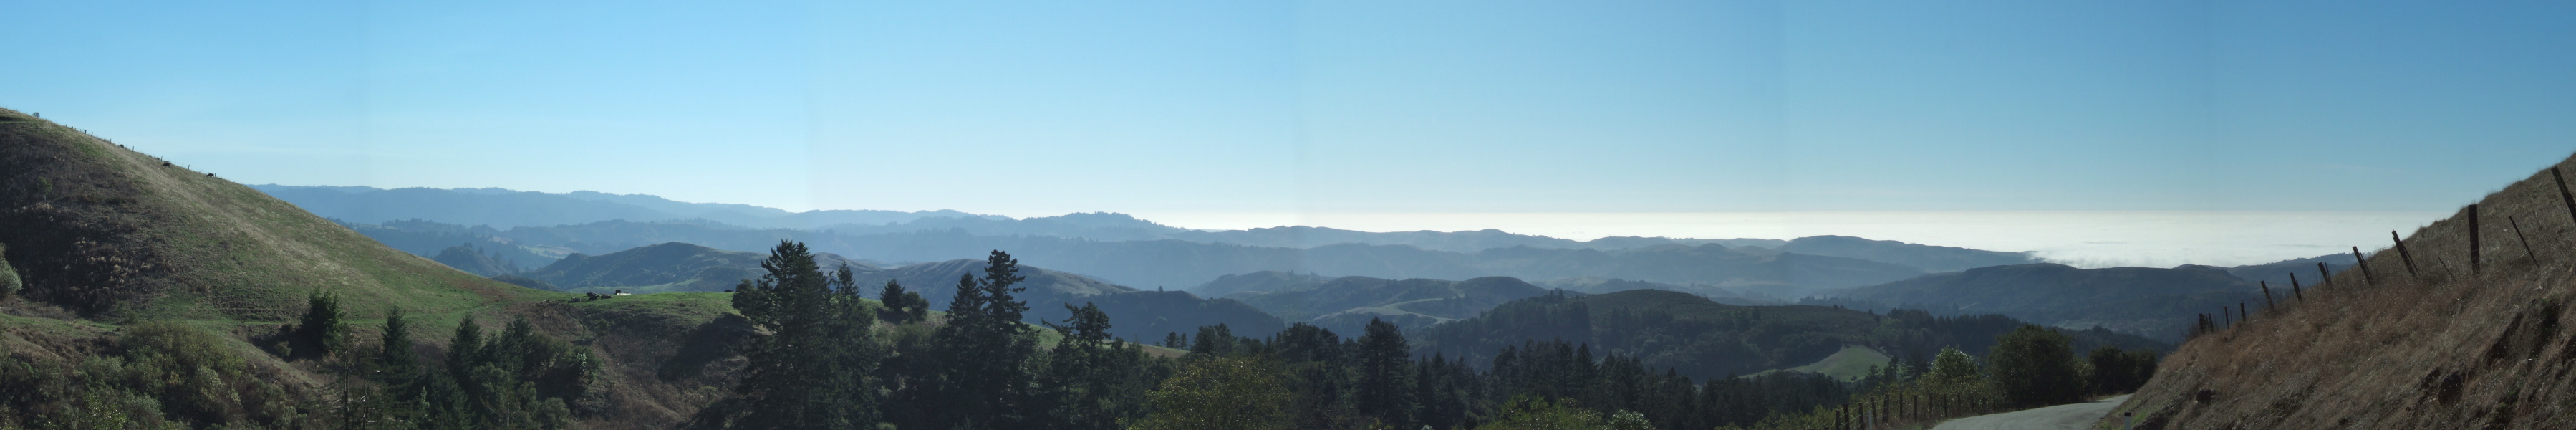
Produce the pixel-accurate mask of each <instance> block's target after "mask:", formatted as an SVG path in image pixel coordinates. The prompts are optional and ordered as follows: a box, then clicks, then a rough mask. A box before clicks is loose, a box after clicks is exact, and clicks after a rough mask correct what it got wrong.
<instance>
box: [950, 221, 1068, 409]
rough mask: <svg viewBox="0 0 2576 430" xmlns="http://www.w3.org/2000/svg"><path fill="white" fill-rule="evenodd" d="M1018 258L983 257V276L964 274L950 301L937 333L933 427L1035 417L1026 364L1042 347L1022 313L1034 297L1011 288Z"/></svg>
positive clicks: (996, 254)
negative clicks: (936, 413)
mask: <svg viewBox="0 0 2576 430" xmlns="http://www.w3.org/2000/svg"><path fill="white" fill-rule="evenodd" d="M1019 271H1020V264H1019V260H1016V259H1013V258H1011V255H1010V254H1008V253H1004V252H1002V251H993V253H992V255H991V256H990V257H988V258H986V259H985V266H984V276H983V277H982V278H980V279H978V278H974V277H973V276H972V275H961V276H960V278H959V279H958V280H957V298H956V300H954V301H951V302H950V303H949V304H948V323H947V324H946V325H942V326H940V327H939V331H938V332H937V333H934V335H933V336H934V337H935V342H936V343H937V344H938V346H937V348H938V350H939V353H940V354H941V355H942V356H943V357H944V359H943V360H941V361H940V365H941V366H942V368H941V378H940V379H941V381H939V382H938V384H940V386H939V387H938V389H939V390H940V393H941V394H940V395H938V396H935V398H938V399H940V400H939V401H941V402H942V403H940V404H939V405H937V407H939V408H940V409H939V411H940V413H942V414H944V415H941V416H937V417H934V418H932V419H933V420H935V422H932V423H927V424H929V425H930V426H932V427H934V428H953V427H969V428H1025V427H1027V425H1025V421H1027V420H1029V419H1031V418H1033V417H1032V416H1031V412H1040V411H1032V410H1031V408H1030V406H1032V405H1031V404H1030V403H1032V402H1031V400H1032V394H1031V393H1030V391H1029V388H1030V375H1029V373H1028V371H1026V370H1024V369H1025V366H1027V364H1028V362H1029V360H1030V358H1031V357H1032V356H1034V355H1035V354H1036V352H1037V351H1036V349H1037V339H1036V336H1035V333H1034V332H1032V331H1031V330H1032V329H1031V328H1029V327H1028V326H1027V325H1025V324H1021V323H1020V317H1021V315H1022V314H1023V313H1025V312H1027V311H1028V309H1029V305H1028V302H1026V301H1022V300H1019V299H1017V298H1015V297H1013V296H1012V294H1013V293H1018V292H1020V291H1023V290H1025V288H1021V287H1018V286H1016V284H1018V283H1019V282H1020V281H1023V280H1026V279H1027V278H1023V277H1021V276H1019Z"/></svg>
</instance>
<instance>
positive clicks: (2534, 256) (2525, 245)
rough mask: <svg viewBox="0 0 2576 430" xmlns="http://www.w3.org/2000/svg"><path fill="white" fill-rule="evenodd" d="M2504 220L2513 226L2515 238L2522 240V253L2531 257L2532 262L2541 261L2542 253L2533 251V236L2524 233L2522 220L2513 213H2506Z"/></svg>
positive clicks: (2506, 223)
mask: <svg viewBox="0 0 2576 430" xmlns="http://www.w3.org/2000/svg"><path fill="white" fill-rule="evenodd" d="M2504 222H2505V225H2510V226H2513V238H2514V239H2516V240H2518V241H2520V242H2522V255H2523V256H2524V257H2528V258H2530V259H2531V261H2532V262H2539V261H2540V253H2538V252H2532V251H2531V236H2524V235H2522V221H2519V220H2515V219H2513V216H2512V215H2506V216H2505V217H2504Z"/></svg>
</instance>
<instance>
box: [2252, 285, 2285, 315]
mask: <svg viewBox="0 0 2576 430" xmlns="http://www.w3.org/2000/svg"><path fill="white" fill-rule="evenodd" d="M2254 284H2255V285H2261V286H2263V312H2264V313H2276V312H2280V311H2281V308H2280V307H2279V306H2273V305H2272V283H2270V282H2263V281H2254Z"/></svg>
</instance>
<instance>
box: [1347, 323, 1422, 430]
mask: <svg viewBox="0 0 2576 430" xmlns="http://www.w3.org/2000/svg"><path fill="white" fill-rule="evenodd" d="M1363 331H1364V334H1362V335H1360V340H1359V351H1358V352H1359V353H1358V356H1357V357H1354V358H1356V359H1357V360H1358V365H1357V366H1353V367H1354V368H1356V370H1358V371H1359V381H1358V382H1359V383H1358V386H1357V387H1355V388H1357V389H1358V392H1356V393H1353V399H1352V400H1354V401H1356V402H1357V404H1358V406H1359V412H1360V415H1362V416H1367V417H1370V418H1375V419H1377V422H1378V423H1379V424H1381V425H1388V426H1395V427H1397V428H1410V427H1411V424H1412V423H1413V409H1414V402H1413V400H1414V399H1413V396H1412V394H1413V372H1412V369H1409V368H1408V367H1409V365H1410V364H1412V361H1413V348H1412V347H1410V346H1407V345H1405V342H1404V333H1403V332H1402V331H1401V330H1400V329H1397V328H1396V326H1395V324H1394V323H1389V322H1386V321H1385V320H1380V319H1376V318H1370V319H1369V323H1368V326H1367V328H1366V329H1364V330H1363Z"/></svg>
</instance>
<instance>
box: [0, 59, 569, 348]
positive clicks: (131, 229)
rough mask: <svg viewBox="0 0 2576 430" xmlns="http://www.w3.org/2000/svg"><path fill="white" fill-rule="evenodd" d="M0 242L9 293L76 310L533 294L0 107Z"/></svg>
mask: <svg viewBox="0 0 2576 430" xmlns="http://www.w3.org/2000/svg"><path fill="white" fill-rule="evenodd" d="M0 172H10V174H8V175H7V177H6V178H5V180H6V182H5V183H0V225H9V226H13V228H8V229H0V244H6V245H7V246H8V248H9V251H10V252H8V255H7V258H8V260H9V263H10V265H11V266H14V267H17V268H19V269H20V270H19V271H20V272H21V278H22V279H23V280H25V281H26V282H25V283H26V284H27V285H26V287H25V288H24V289H23V290H24V291H23V292H22V294H23V295H24V296H25V297H27V298H29V299H33V300H36V301H39V302H43V303H48V304H52V305H55V306H60V307H62V308H65V309H68V310H70V311H73V312H76V313H79V314H81V315H87V316H101V317H133V318H150V319H185V320H216V321H237V322H277V321H284V320H286V319H289V318H291V317H292V316H293V315H294V313H295V312H296V311H298V310H300V309H299V308H298V307H299V306H301V299H302V298H303V297H304V296H305V295H306V294H307V293H309V292H312V291H316V290H319V291H324V292H328V293H331V294H337V295H339V296H341V297H343V298H345V299H346V300H347V301H348V302H350V303H355V304H363V305H365V306H357V307H354V308H353V309H352V310H353V311H354V312H356V313H357V314H359V315H377V314H379V313H380V312H381V311H382V309H380V308H381V307H382V306H384V305H400V306H403V307H405V308H410V309H415V310H418V311H422V312H428V313H440V314H445V313H455V312H460V311H463V310H467V309H474V308H481V307H490V306H497V305H502V304H507V303H513V302H522V301H529V300H537V299H540V298H542V297H543V294H541V293H538V292H535V291H531V290H528V289H524V288H519V287H516V286H511V285H508V284H502V283H499V282H492V281H490V280H487V279H483V278H482V277H480V276H474V275H472V274H468V273H464V272H459V271H456V270H453V269H449V268H447V267H446V266H442V265H439V264H438V263H435V262H431V261H429V260H428V259H425V258H421V257H419V256H415V255H411V254H406V253H402V252H399V251H394V250H392V249H390V248H386V247H385V246H383V245H379V244H377V243H376V241H374V240H371V239H368V238H366V237H365V236H361V235H359V234H357V233H356V232H352V231H350V230H349V229H346V228H341V227H340V226H339V225H337V224H333V223H332V222H330V221H329V220H325V219H322V218H321V217H317V216H313V215H312V214H310V213H306V212H305V211H303V210H302V209H298V208H296V207H295V206H294V205H290V204H287V203H286V202H284V201H280V200H277V199H274V198H269V197H268V195H266V194H262V193H260V192H259V191H256V190H252V189H250V188H249V187H244V186H242V185H240V184H235V183H232V182H231V181H226V180H223V179H222V178H218V177H215V176H213V175H210V174H207V173H204V172H197V171H193V170H188V169H186V168H183V167H178V166H175V165H171V164H170V163H167V162H165V161H163V160H161V159H159V158H155V157H153V156H150V155H146V154H143V153H140V152H135V151H132V150H129V149H126V148H124V147H121V146H118V145H116V144H114V143H111V142H108V141H106V140H102V139H99V138H96V137H93V136H90V135H88V134H85V133H82V132H80V131H79V130H76V129H73V128H71V127H66V126H62V125H59V124H54V123H53V122H50V121H44V120H39V119H35V118H34V117H32V116H29V115H26V114H24V113H20V112H17V111H11V110H0Z"/></svg>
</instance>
